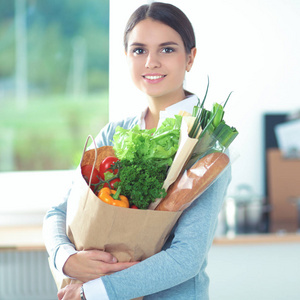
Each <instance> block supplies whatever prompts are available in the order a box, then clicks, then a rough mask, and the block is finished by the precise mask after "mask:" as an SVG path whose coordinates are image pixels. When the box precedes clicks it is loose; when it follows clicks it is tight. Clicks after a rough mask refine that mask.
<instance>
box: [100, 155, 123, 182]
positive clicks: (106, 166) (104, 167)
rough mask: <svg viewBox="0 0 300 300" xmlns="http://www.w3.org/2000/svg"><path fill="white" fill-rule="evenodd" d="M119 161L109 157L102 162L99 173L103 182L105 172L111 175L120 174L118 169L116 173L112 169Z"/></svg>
mask: <svg viewBox="0 0 300 300" xmlns="http://www.w3.org/2000/svg"><path fill="white" fill-rule="evenodd" d="M118 160H119V159H118V158H117V157H114V156H108V157H106V158H105V159H103V161H102V162H101V164H100V167H99V173H100V176H101V178H102V179H103V180H104V173H105V172H110V173H114V174H117V173H118V170H117V169H115V170H114V171H113V170H111V169H110V168H111V167H112V166H113V165H114V163H115V162H116V161H118Z"/></svg>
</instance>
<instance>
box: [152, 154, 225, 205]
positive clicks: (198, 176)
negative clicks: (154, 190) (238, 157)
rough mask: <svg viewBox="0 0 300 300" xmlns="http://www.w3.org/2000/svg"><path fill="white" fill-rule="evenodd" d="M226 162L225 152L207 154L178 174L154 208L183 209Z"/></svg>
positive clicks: (219, 171) (203, 189) (214, 177)
mask: <svg viewBox="0 0 300 300" xmlns="http://www.w3.org/2000/svg"><path fill="white" fill-rule="evenodd" d="M228 164H229V157H228V156H227V155H226V154H225V153H220V152H215V153H210V154H207V155H206V156H204V157H203V158H201V159H200V160H199V161H197V162H196V163H195V164H194V165H193V166H192V167H191V168H190V169H188V170H187V171H185V172H184V173H182V174H181V175H179V176H178V178H177V180H176V181H175V182H174V183H173V184H172V185H171V186H170V188H169V189H168V191H167V196H166V197H165V198H164V199H162V201H161V202H160V204H159V205H158V206H157V207H156V210H161V211H179V210H183V209H185V208H186V207H188V206H189V204H190V203H191V202H192V201H193V200H194V199H195V198H196V197H197V196H198V195H200V194H201V193H202V192H204V191H205V189H206V188H207V187H208V186H209V185H210V184H211V183H212V182H213V181H214V179H216V178H217V176H218V175H219V174H220V173H221V172H222V171H223V170H224V169H225V167H226V166H227V165H228Z"/></svg>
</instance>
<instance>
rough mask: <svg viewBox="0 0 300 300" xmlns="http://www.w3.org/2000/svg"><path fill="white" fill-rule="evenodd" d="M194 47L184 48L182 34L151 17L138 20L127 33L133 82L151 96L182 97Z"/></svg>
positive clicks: (128, 55)
mask: <svg viewBox="0 0 300 300" xmlns="http://www.w3.org/2000/svg"><path fill="white" fill-rule="evenodd" d="M195 52H196V49H195V48H194V49H192V53H191V54H187V53H186V52H185V48H184V44H183V41H182V38H181V36H180V35H179V34H178V33H177V32H176V31H175V30H174V29H173V28H171V27H169V26H167V25H165V24H163V23H161V22H158V21H154V20H152V19H145V20H143V21H141V22H139V23H138V24H137V25H136V26H135V27H134V28H133V30H132V31H131V32H130V33H129V36H128V49H127V53H126V55H127V60H128V64H129V69H130V73H131V76H132V79H133V82H134V84H135V85H136V86H137V87H138V88H139V89H140V90H141V91H142V92H144V93H146V94H147V95H148V96H150V97H151V98H162V97H163V98H164V97H166V98H167V99H173V101H174V102H177V101H180V100H182V99H183V97H184V92H183V81H184V77H185V72H186V71H189V70H190V68H191V67H192V64H193V61H194V57H195Z"/></svg>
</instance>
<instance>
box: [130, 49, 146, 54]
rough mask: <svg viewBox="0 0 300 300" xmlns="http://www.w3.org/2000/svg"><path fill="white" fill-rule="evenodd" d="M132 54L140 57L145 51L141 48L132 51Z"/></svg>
mask: <svg viewBox="0 0 300 300" xmlns="http://www.w3.org/2000/svg"><path fill="white" fill-rule="evenodd" d="M132 52H133V54H137V55H140V54H144V53H145V50H144V49H143V48H134V49H133V50H132Z"/></svg>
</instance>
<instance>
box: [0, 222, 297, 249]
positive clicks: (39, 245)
mask: <svg viewBox="0 0 300 300" xmlns="http://www.w3.org/2000/svg"><path fill="white" fill-rule="evenodd" d="M262 243H300V234H299V233H281V234H247V235H236V236H235V237H225V236H224V237H223V236H222V237H216V238H215V239H214V245H216V246H218V245H234V244H237V245H238V244H262ZM0 250H1V251H3V250H18V251H35V250H36V251H41V250H45V246H44V242H43V237H42V226H23V227H16V226H15V227H0Z"/></svg>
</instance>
